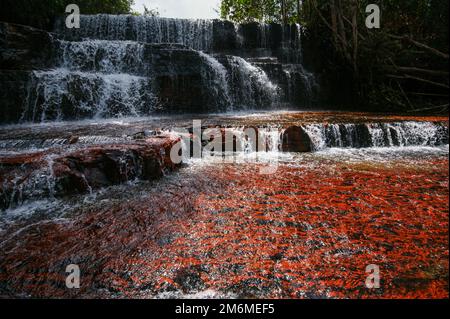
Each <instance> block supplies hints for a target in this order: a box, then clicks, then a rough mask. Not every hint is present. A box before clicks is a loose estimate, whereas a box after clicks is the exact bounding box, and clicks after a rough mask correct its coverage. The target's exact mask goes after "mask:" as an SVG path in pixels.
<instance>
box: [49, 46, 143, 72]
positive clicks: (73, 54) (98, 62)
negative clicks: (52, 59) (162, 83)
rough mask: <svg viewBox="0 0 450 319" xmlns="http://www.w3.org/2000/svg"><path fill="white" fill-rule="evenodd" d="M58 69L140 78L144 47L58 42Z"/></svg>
mask: <svg viewBox="0 0 450 319" xmlns="http://www.w3.org/2000/svg"><path fill="white" fill-rule="evenodd" d="M56 47H57V50H56V51H57V60H58V63H59V65H61V66H62V67H64V68H67V69H69V70H73V71H96V72H102V73H130V74H142V73H143V71H144V65H145V64H144V52H143V51H144V45H143V44H142V43H138V42H131V41H105V40H85V41H81V42H71V41H57V42H56Z"/></svg>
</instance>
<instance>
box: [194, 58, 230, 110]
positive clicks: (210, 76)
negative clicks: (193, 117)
mask: <svg viewBox="0 0 450 319" xmlns="http://www.w3.org/2000/svg"><path fill="white" fill-rule="evenodd" d="M200 56H201V57H202V58H203V59H204V60H205V62H206V64H207V65H208V66H209V67H210V70H208V71H209V72H202V79H203V80H204V81H205V85H206V87H207V88H208V89H209V90H210V91H213V92H214V101H211V102H210V103H215V104H216V106H218V105H225V109H226V110H227V111H232V110H233V106H234V105H233V101H232V98H231V96H230V94H231V93H230V88H229V84H228V79H227V76H228V73H227V70H226V69H225V67H224V66H223V65H222V64H220V63H219V61H218V60H217V59H215V58H214V57H212V56H211V55H209V54H206V53H203V52H200Z"/></svg>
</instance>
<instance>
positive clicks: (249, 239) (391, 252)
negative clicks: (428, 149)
mask: <svg viewBox="0 0 450 319" xmlns="http://www.w3.org/2000/svg"><path fill="white" fill-rule="evenodd" d="M260 165H262V164H246V165H239V164H223V165H221V166H219V167H212V166H210V167H209V166H205V167H202V168H201V169H199V171H197V173H192V174H191V179H190V180H184V179H182V178H180V179H178V180H177V179H176V178H175V181H171V180H170V179H169V180H167V181H165V182H162V183H163V184H162V185H161V184H160V185H159V187H158V188H151V190H149V191H148V192H147V193H146V194H145V195H144V196H142V197H140V198H136V199H133V200H130V201H128V202H116V203H115V204H114V205H112V204H105V205H94V206H91V207H86V208H84V209H82V210H81V211H80V212H79V214H78V215H75V216H73V217H72V218H71V219H69V221H65V222H56V221H54V222H45V223H39V224H35V225H34V226H29V227H27V228H26V229H25V230H23V231H21V232H20V234H19V235H16V237H15V238H14V240H11V239H9V240H7V241H3V239H2V238H0V240H1V241H2V242H3V243H2V249H1V251H0V282H1V283H2V284H1V287H2V293H3V294H12V295H22V296H23V295H27V296H34V297H63V296H64V297H117V298H123V297H128V298H130V297H131V298H146V297H154V296H161V293H163V292H166V293H167V292H168V293H169V295H170V292H173V291H179V292H183V293H185V294H189V293H195V292H198V291H205V290H213V291H216V292H218V293H220V294H222V295H224V296H233V297H267V298H448V296H449V292H448V283H449V282H448V280H449V279H448V273H449V260H448V258H449V256H448V252H449V233H448V226H449V225H448V223H449V215H448V212H449V210H448V209H449V197H448V196H449V194H448V177H449V174H448V160H447V159H434V160H433V159H428V160H425V159H424V160H418V161H417V162H416V163H415V164H414V165H408V164H405V163H401V162H393V163H390V165H377V164H364V163H359V164H358V163H354V164H349V163H342V162H341V163H337V162H331V161H330V162H325V163H321V164H320V165H319V164H317V165H306V166H303V167H299V166H290V165H281V166H280V167H279V168H278V171H277V173H276V174H275V175H261V174H259V166H260ZM180 174H181V173H180ZM14 231H15V230H14V229H11V230H10V231H8V234H4V236H5V238H6V237H8V238H11V233H13V232H14ZM68 263H77V264H79V265H80V267H81V271H82V279H81V285H82V286H81V289H80V290H68V289H67V288H65V285H64V280H65V276H66V274H65V272H64V270H65V265H66V264H68ZM369 264H376V265H378V266H379V267H380V272H381V273H380V276H381V287H380V289H367V288H366V287H365V280H366V276H367V275H368V274H366V273H365V270H366V266H367V265H369Z"/></svg>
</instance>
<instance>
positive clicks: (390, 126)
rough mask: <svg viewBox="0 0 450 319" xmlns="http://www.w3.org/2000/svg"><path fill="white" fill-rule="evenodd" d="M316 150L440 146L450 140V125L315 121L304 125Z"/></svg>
mask: <svg viewBox="0 0 450 319" xmlns="http://www.w3.org/2000/svg"><path fill="white" fill-rule="evenodd" d="M304 130H305V131H306V133H307V134H308V136H309V137H310V139H311V141H312V143H313V148H314V150H315V151H319V150H323V149H325V148H334V147H338V148H346V147H347V148H367V147H395V146H398V147H405V146H438V145H444V144H448V127H446V126H445V125H440V124H435V123H431V122H398V123H369V124H328V125H324V124H312V125H306V126H304Z"/></svg>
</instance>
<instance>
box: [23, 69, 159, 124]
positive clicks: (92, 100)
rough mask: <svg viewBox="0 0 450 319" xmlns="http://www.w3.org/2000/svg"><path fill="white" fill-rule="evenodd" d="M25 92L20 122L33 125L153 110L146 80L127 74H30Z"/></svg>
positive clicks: (56, 72)
mask: <svg viewBox="0 0 450 319" xmlns="http://www.w3.org/2000/svg"><path fill="white" fill-rule="evenodd" d="M29 92H30V93H29V96H28V105H27V108H26V109H25V112H24V113H23V115H22V120H25V121H34V122H45V121H52V120H63V119H66V118H104V117H121V116H139V115H143V114H149V113H150V112H151V110H152V109H153V108H156V106H157V100H156V98H155V96H154V95H153V94H152V88H151V83H149V81H148V79H147V78H145V77H139V76H133V75H129V74H102V73H87V72H80V71H70V70H67V69H64V68H58V69H55V70H51V71H34V72H33V80H32V81H31V84H30V90H29Z"/></svg>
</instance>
